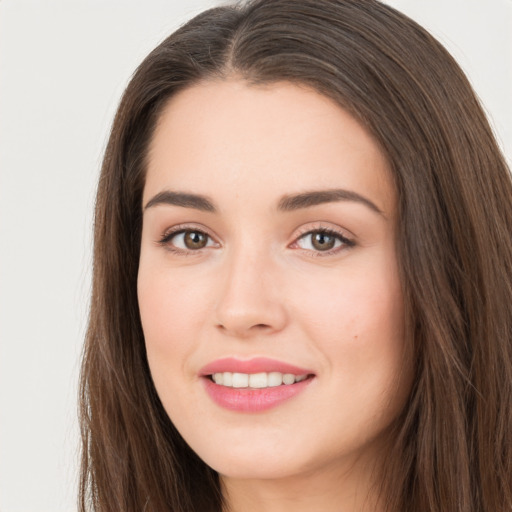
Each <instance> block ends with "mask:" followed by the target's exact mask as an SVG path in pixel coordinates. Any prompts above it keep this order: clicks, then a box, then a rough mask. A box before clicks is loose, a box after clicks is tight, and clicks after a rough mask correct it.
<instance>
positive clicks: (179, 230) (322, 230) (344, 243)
mask: <svg viewBox="0 0 512 512" xmlns="http://www.w3.org/2000/svg"><path fill="white" fill-rule="evenodd" d="M187 232H189V233H199V234H202V235H204V236H206V237H207V238H208V239H209V240H210V241H211V240H214V238H213V236H212V235H210V234H209V233H208V231H207V230H205V229H200V228H195V227H193V226H186V225H185V226H184V225H179V226H175V227H174V228H172V230H170V231H166V232H165V233H164V235H163V236H162V238H161V239H160V240H159V241H158V244H159V245H161V246H164V247H165V248H166V249H167V250H169V251H171V252H173V253H175V254H179V255H185V256H188V255H194V254H197V253H199V252H200V251H201V249H202V248H200V249H181V248H178V247H176V246H173V245H172V244H171V243H170V242H171V241H172V239H173V238H174V237H176V236H178V235H180V234H185V233H187ZM313 234H321V235H324V236H330V237H333V238H335V239H336V240H337V241H339V242H341V245H339V246H338V247H334V248H333V249H330V250H326V251H320V250H316V251H315V250H311V249H302V248H301V247H297V248H298V249H300V250H303V251H305V252H308V253H310V254H311V255H314V257H324V256H331V255H334V254H337V253H338V252H340V251H342V250H346V249H350V248H352V247H354V246H355V245H356V243H355V242H354V241H353V240H350V239H349V238H347V237H346V236H344V235H342V234H341V233H340V232H339V231H336V230H334V229H331V228H326V227H322V226H319V227H316V228H313V229H307V230H304V232H302V233H299V235H298V236H297V237H296V238H295V240H294V242H293V243H292V244H291V246H297V244H298V242H299V240H302V239H305V238H306V237H307V236H308V235H313ZM206 247H208V246H205V247H204V248H206Z"/></svg>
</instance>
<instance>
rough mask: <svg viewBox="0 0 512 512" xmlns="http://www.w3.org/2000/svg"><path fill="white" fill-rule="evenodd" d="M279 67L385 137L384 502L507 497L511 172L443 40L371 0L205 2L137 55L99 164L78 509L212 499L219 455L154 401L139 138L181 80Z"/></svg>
mask: <svg viewBox="0 0 512 512" xmlns="http://www.w3.org/2000/svg"><path fill="white" fill-rule="evenodd" d="M228 75H237V76H239V77H241V78H242V79H244V80H246V81H248V82H249V83H271V82H275V81H283V80H284V81H291V82H294V83H301V84H305V85H307V86H310V87H312V88H314V89H316V90H317V91H319V92H321V93H323V94H325V95H327V96H329V97H330V98H332V99H334V100H335V101H336V102H338V104H339V105H341V106H342V107H343V108H345V109H346V110H348V111H349V112H350V113H351V114H352V115H353V116H355V117H356V118H357V119H358V120H359V121H360V122H361V123H362V124H363V125H364V126H365V127H366V128H367V129H368V130H369V131H370V132H371V133H372V134H373V135H374V137H375V139H376V140H377V141H378V143H379V144H380V146H381V148H382V150H383V151H384V152H385V154H386V155H387V158H388V160H389V163H390V167H391V169H392V171H393V174H394V181H395V184H396V188H397V191H398V202H399V204H398V208H399V225H398V233H399V236H398V242H397V243H398V255H399V265H400V270H401V280H402V286H403V290H404V295H405V302H406V307H407V327H408V333H409V337H410V344H411V347H413V351H414V361H415V383H414V386H413V389H412V391H411V395H410V398H409V401H408V404H407V406H406V408H405V410H404V411H403V413H402V415H401V416H400V418H399V419H398V420H397V421H396V424H395V425H394V430H393V442H392V444H391V448H390V449H391V450H392V453H393V456H392V457H390V458H389V461H388V467H387V468H386V472H385V474H386V480H385V481H384V482H383V484H382V489H381V492H382V493H383V498H384V502H385V503H386V504H387V506H388V509H389V511H403V512H405V511H407V512H418V511H431V512H448V511H449V512H477V511H479V512H480V511H485V512H502V511H508V510H512V240H511V237H512V184H511V177H510V174H509V171H508V169H507V167H506V164H505V162H504V160H503V157H502V156H501V154H500V150H499V149H498V147H497V145H496V143H495V140H494V138H493V135H492V131H491V129H490V127H489V125H488V123H487V121H486V118H485V116H484V114H483V112H482V109H481V107H480V105H479V103H478V101H477V99H476V98H475V95H474V93H473V92H472V90H471V87H470V85H469V84H468V81H467V79H466V77H465V76H464V74H463V73H462V71H461V70H460V69H459V67H458V66H457V64H456V63H455V62H454V60H453V59H452V58H451V57H450V55H449V54H448V53H447V52H446V50H445V49H444V48H443V47H442V46H441V45H440V44H439V43H438V42H437V41H436V40H434V39H433V38H432V37H431V36H430V35H429V34H428V33H427V32H426V31H425V30H423V29H422V28H421V27H419V26H418V25H417V24H416V23H414V22H413V21H411V20H410V19H408V18H407V17H406V16H404V15H402V14H400V13H399V12H397V11H395V10H394V9H392V8H390V7H387V6H385V5H383V4H381V3H379V2H377V1H375V0H301V1H300V2H298V1H296V0H271V1H269V0H256V1H252V2H248V3H244V4H241V5H236V6H228V7H221V8H215V9H211V10H209V11H206V12H204V13H203V14H201V15H199V16H197V17H196V18H194V19H193V20H192V21H190V22H189V23H187V24H186V25H184V26H183V27H182V28H180V29H179V30H178V31H176V32H175V33H174V34H172V35H171V36H170V37H169V38H168V39H166V40H165V41H164V42H163V43H162V44H160V45H159V46H158V47H157V48H156V49H155V50H154V51H153V52H152V53H151V54H150V55H149V56H148V57H147V58H146V59H145V60H144V62H143V63H142V64H141V65H140V67H139V68H138V69H137V71H136V73H135V75H134V76H133V79H132V80H131V82H130V84H129V85H128V87H127V89H126V91H125V93H124V96H123V98H122V101H121V104H120V106H119V109H118V112H117V115H116V118H115V121H114V124H113V128H112V132H111V135H110V140H109V143H108V147H107V149H106V154H105V158H104V162H103V168H102V173H101V178H100V182H99V188H98V195H97V205H96V217H95V243H94V277H93V293H92V302H91V312H90V323H89V329H88V333H87V340H86V345H85V352H84V359H83V367H82V380H81V420H82V423H81V425H82V435H83V446H82V467H81V485H80V510H81V511H82V512H83V511H85V510H89V509H92V510H95V511H96V512H107V511H108V512H113V511H123V512H141V511H146V512H164V511H173V512H193V511H194V512H208V511H211V512H219V511H220V510H221V508H222V496H221V492H220V487H219V481H218V477H217V475H216V473H215V472H214V471H213V470H212V469H211V468H209V467H208V466H206V464H204V463H203V462H202V461H201V460H200V459H199V458H198V457H197V455H195V453H194V452H193V451H192V450H191V449H190V448H189V447H188V446H187V445H186V444H185V442H184V441H183V440H182V438H181V437H180V435H179V434H178V432H177V431H176V430H175V428H174V427H173V425H172V422H171V421H170V419H169V417H168V416H167V414H166V413H165V411H164V409H163V407H162V405H161V403H160V401H159V399H158V396H157V393H156V391H155V388H154V386H153V383H152V380H151V376H150V372H149V368H148V363H147V360H146V354H145V346H144V338H143V334H142V329H141V324H140V319H139V311H138V304H137V294H136V279H137V270H138V255H139V249H140V234H141V197H142V191H143V187H144V173H145V163H146V156H147V148H148V143H149V141H150V139H151V136H152V132H153V130H154V128H155V124H156V122H157V119H158V116H159V113H160V112H161V110H162V106H163V105H164V104H165V102H166V101H167V100H168V99H169V97H170V96H171V95H173V94H175V93H176V91H178V90H180V89H183V88H186V87H189V86H191V85H192V84H195V83H198V82H199V81H202V80H208V79H209V78H217V79H218V78H222V77H226V76H228Z"/></svg>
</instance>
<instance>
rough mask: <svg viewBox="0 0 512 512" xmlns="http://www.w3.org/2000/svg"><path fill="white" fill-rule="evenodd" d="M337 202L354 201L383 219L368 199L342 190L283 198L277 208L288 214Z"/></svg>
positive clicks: (321, 191) (312, 192)
mask: <svg viewBox="0 0 512 512" xmlns="http://www.w3.org/2000/svg"><path fill="white" fill-rule="evenodd" d="M337 201H355V202H356V203H361V204H363V205H364V206H367V207H368V208H369V209H370V210H372V211H374V212H375V213H378V214H380V215H382V216H383V217H385V215H384V213H383V211H382V210H381V209H380V208H379V207H378V206H377V205H376V204H375V203H373V202H372V201H370V200H369V199H368V198H366V197H364V196H362V195H360V194H358V193H357V192H353V191H351V190H344V189H329V190H314V191H311V192H303V193H301V194H295V195H288V196H284V197H283V198H281V200H280V201H279V204H278V207H277V208H278V210H281V211H285V212H290V211H294V210H300V209H302V208H310V207H311V206H317V205H319V204H324V203H333V202H337Z"/></svg>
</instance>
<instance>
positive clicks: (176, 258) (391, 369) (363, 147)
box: [80, 0, 512, 512]
mask: <svg viewBox="0 0 512 512" xmlns="http://www.w3.org/2000/svg"><path fill="white" fill-rule="evenodd" d="M511 199H512V185H511V179H510V174H509V172H508V169H507V168H506V165H505V163H504V160H503V158H502V156H501V155H500V152H499V149H498V147H497V145H496V143H495V141H494V139H493V136H492V132H491V130H490V128H489V125H488V123H487V121H486V119H485V116H484V115H483V113H482V110H481V108H480V106H479V104H478V101H477V100H476V98H475V95H474V93H473V92H472V90H471V88H470V86H469V84H468V82H467V80H466V78H465V77H464V75H463V73H462V72H461V71H460V69H459V68H458V66H457V65H456V64H455V62H454V61H453V59H452V58H451V57H450V56H449V55H448V54H447V52H446V51H445V50H444V49H443V48H442V47H441V46H440V45H439V43H437V42H436V41H435V40H433V38H432V37H431V36H429V35H428V34H427V33H426V32H425V31H424V30H423V29H421V28H420V27H419V26H418V25H416V24H415V23H414V22H412V21H411V20H409V19H408V18H407V17H405V16H403V15H402V14H400V13H398V12H396V11H395V10H393V9H391V8H390V7H387V6H384V5H382V4H380V3H378V2H375V1H373V0H365V1H357V2H356V1H353V0H337V1H334V0H323V1H318V0H314V1H313V0H311V1H301V2H296V1H294V0H274V1H272V2H268V1H265V0H260V1H254V2H249V3H247V4H245V5H243V6H236V7H222V8H217V9H212V10H210V11H207V12H205V13H203V14H201V15H199V16H197V17H196V18H194V19H193V20H192V21H190V22H189V23H188V24H186V25H185V26H183V27H182V28H181V29H179V30H178V31H177V32H175V33H174V34H173V35H171V36H170V37H169V38H168V39H167V40H166V41H164V42H163V43H162V44H161V45H160V46H159V47H158V48H156V49H155V50H154V51H153V52H152V53H151V54H150V55H149V56H148V57H147V58H146V60H145V61H144V62H143V63H142V64H141V66H140V67H139V69H138V70H137V72H136V73H135V75H134V77H133V79H132V81H131V83H130V84H129V85H128V87H127V90H126V92H125V94H124V97H123V99H122V102H121V105H120V107H119V110H118V113H117V116H116V119H115V122H114V126H113V129H112V133H111V137H110V141H109V144H108V147H107V151H106V155H105V159H104V165H103V169H102V175H101V179H100V184H99V189H98V198H97V210H96V224H95V264H94V282H93V298H92V309H91V319H90V326H89V331H88V335H87V343H86V350H85V356H84V363H83V374H82V418H83V421H82V425H83V430H82V432H83V461H82V480H81V500H80V502H81V510H87V509H88V507H89V505H88V503H90V504H91V507H92V509H93V510H97V511H113V510H123V511H132V510H133V511H140V510H145V511H164V510H170V511H171V510H172V511H201V512H202V511H228V510H230V511H233V512H237V511H239V510H244V511H250V510H268V511H273V510H282V509H284V508H285V507H289V506H293V507H294V508H295V510H322V511H331V510H332V511H334V510H354V511H356V510H357V511H363V510H364V511H366V510H372V511H381V510H382V511H385V510H386V511H398V510H401V511H418V510H421V511H427V510H428V511H439V512H441V511H443V512H445V511H460V512H462V511H465V512H466V511H467V512H470V511H477V510H478V511H481V510H484V511H489V512H490V511H505V510H510V509H511V507H512V482H511V476H510V475H511V474H512V453H511V446H512V443H511V439H510V436H511V432H512V411H511V406H512V341H511V340H512V314H511V310H510V304H512V285H511V283H512V243H511V240H510V232H511V229H512V206H511Z"/></svg>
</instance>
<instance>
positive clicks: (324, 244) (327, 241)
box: [313, 233, 335, 251]
mask: <svg viewBox="0 0 512 512" xmlns="http://www.w3.org/2000/svg"><path fill="white" fill-rule="evenodd" d="M334 243H335V240H334V237H333V236H331V235H327V234H325V233H316V234H315V235H314V236H313V246H314V247H315V249H318V250H320V251H327V250H329V249H332V248H333V247H334Z"/></svg>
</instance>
